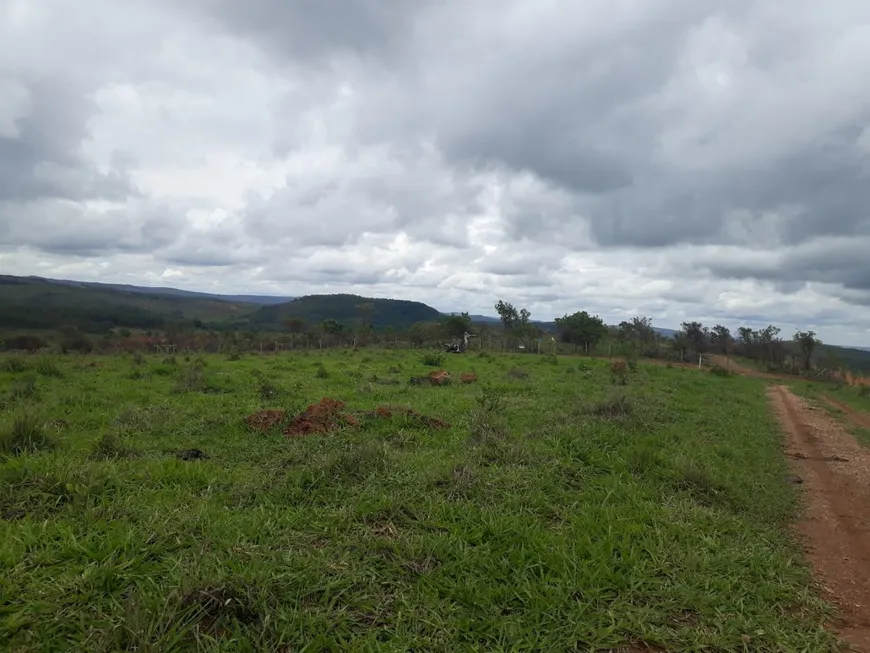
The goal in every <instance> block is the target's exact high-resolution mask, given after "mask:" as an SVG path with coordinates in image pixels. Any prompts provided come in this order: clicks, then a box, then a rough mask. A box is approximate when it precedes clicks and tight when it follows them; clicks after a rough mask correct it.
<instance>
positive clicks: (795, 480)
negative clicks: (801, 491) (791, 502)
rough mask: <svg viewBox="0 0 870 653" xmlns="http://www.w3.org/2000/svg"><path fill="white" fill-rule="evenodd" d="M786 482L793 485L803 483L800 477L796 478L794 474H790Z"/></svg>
mask: <svg viewBox="0 0 870 653" xmlns="http://www.w3.org/2000/svg"><path fill="white" fill-rule="evenodd" d="M788 482H789V483H794V484H799V483H803V482H804V479H802V478H801V477H800V476H797V475H796V474H790V475H789V477H788Z"/></svg>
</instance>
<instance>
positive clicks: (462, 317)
mask: <svg viewBox="0 0 870 653" xmlns="http://www.w3.org/2000/svg"><path fill="white" fill-rule="evenodd" d="M441 324H442V326H443V329H444V333H445V334H446V335H447V337H449V338H461V337H462V336H463V334H465V333H472V326H471V317H470V316H469V315H468V313H460V314H458V315H448V316H447V317H445V318H444V319H443V320H441Z"/></svg>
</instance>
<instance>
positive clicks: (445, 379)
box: [429, 370, 450, 385]
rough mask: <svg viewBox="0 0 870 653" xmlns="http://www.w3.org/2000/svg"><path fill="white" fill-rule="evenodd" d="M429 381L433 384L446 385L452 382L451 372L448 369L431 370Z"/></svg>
mask: <svg viewBox="0 0 870 653" xmlns="http://www.w3.org/2000/svg"><path fill="white" fill-rule="evenodd" d="M429 381H430V382H431V383H432V385H445V384H447V383H450V373H449V372H447V371H446V370H436V371H434V372H429Z"/></svg>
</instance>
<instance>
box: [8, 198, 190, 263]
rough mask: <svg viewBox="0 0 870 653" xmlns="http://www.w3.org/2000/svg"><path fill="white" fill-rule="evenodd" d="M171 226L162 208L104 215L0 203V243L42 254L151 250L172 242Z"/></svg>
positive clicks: (54, 204)
mask: <svg viewBox="0 0 870 653" xmlns="http://www.w3.org/2000/svg"><path fill="white" fill-rule="evenodd" d="M174 225H175V223H174V221H173V219H172V217H171V216H170V215H169V214H168V212H166V211H164V210H161V207H159V206H156V207H155V206H151V205H150V204H142V203H136V202H129V203H128V204H126V205H125V206H124V207H123V208H113V209H110V210H108V211H103V212H95V211H88V210H87V209H83V208H82V207H81V206H80V205H77V204H74V203H71V202H66V201H61V200H53V199H46V200H40V201H34V202H28V203H26V204H20V203H12V202H3V203H0V244H2V245H4V246H6V247H31V248H35V249H38V250H40V251H43V252H47V253H55V254H72V255H78V256H101V255H104V254H108V253H112V252H153V251H154V250H155V249H158V248H160V247H163V246H166V245H167V244H169V243H170V242H172V240H173V238H174V235H175V227H174Z"/></svg>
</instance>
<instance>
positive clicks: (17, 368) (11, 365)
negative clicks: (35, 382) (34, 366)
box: [3, 356, 27, 372]
mask: <svg viewBox="0 0 870 653" xmlns="http://www.w3.org/2000/svg"><path fill="white" fill-rule="evenodd" d="M3 370H4V371H5V372H24V371H25V370H27V361H26V360H24V359H23V358H22V357H21V356H7V357H6V358H5V359H4V360H3Z"/></svg>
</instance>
